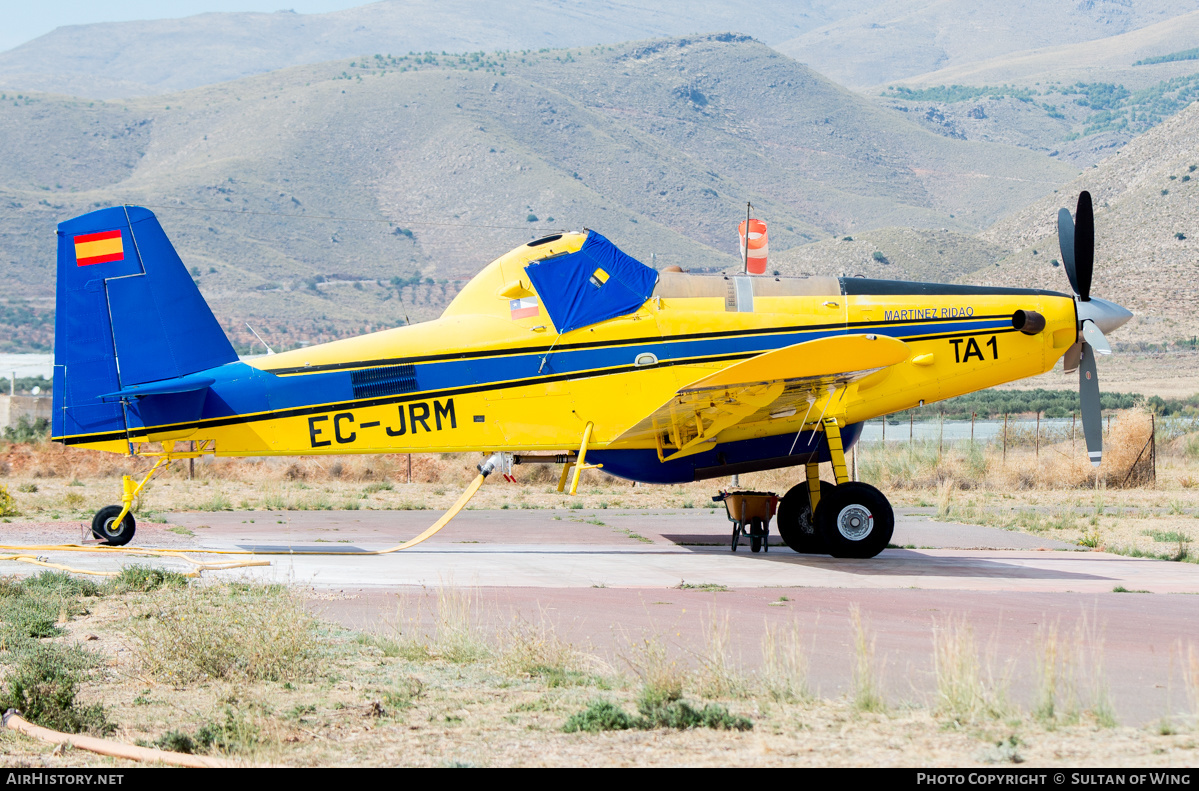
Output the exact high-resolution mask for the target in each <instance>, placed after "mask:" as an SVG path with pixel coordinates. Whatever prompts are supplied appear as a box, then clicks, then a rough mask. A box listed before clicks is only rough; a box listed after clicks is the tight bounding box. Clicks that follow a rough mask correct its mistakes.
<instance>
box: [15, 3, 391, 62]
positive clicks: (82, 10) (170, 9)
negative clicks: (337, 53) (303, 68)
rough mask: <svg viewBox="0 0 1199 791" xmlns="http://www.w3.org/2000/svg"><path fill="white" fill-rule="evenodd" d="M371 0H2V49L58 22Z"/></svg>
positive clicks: (304, 9) (313, 7) (319, 9)
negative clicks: (165, 0)
mask: <svg viewBox="0 0 1199 791" xmlns="http://www.w3.org/2000/svg"><path fill="white" fill-rule="evenodd" d="M368 2H370V0H169V2H165V3H164V2H162V0H33V2H29V1H28V0H26V2H18V0H0V18H3V23H2V24H0V52H3V51H4V50H8V49H12V48H13V47H15V46H17V45H18V44H24V43H25V42H26V41H29V40H30V39H35V38H37V37H38V36H41V35H43V34H45V33H49V32H50V31H51V30H53V29H54V28H56V27H61V26H62V25H84V24H88V23H91V22H125V21H128V20H131V19H168V18H172V17H181V16H191V15H192V14H203V13H205V12H207V11H265V12H268V13H269V12H271V11H278V10H280V9H284V8H286V9H291V10H293V11H295V12H297V13H300V14H321V13H324V12H326V11H336V10H338V9H340V8H352V7H354V6H359V5H366V4H367V3H368Z"/></svg>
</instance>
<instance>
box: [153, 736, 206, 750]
mask: <svg viewBox="0 0 1199 791" xmlns="http://www.w3.org/2000/svg"><path fill="white" fill-rule="evenodd" d="M154 746H155V747H157V748H158V749H160V750H167V751H169V752H173V753H187V754H191V753H194V752H195V751H196V741H195V739H193V738H192V737H191V736H189V735H187V734H186V733H184V732H183V731H167V732H166V733H164V734H163V735H162V736H159V737H158V738H157V739H155V740H154Z"/></svg>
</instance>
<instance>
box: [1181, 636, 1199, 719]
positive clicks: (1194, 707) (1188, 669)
mask: <svg viewBox="0 0 1199 791" xmlns="http://www.w3.org/2000/svg"><path fill="white" fill-rule="evenodd" d="M1182 680H1183V685H1184V686H1185V687H1186V690H1187V698H1189V699H1190V702H1191V713H1192V714H1194V715H1199V650H1196V648H1195V645H1194V643H1188V644H1187V657H1186V662H1185V663H1184V664H1183V668H1182Z"/></svg>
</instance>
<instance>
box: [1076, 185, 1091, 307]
mask: <svg viewBox="0 0 1199 791" xmlns="http://www.w3.org/2000/svg"><path fill="white" fill-rule="evenodd" d="M1074 224H1075V228H1074V270H1075V274H1074V276H1075V278H1076V279H1077V282H1078V287H1077V291H1078V296H1079V298H1080V299H1082V301H1083V302H1086V301H1087V300H1089V299H1090V298H1091V273H1092V272H1093V271H1094V268H1095V212H1094V210H1093V208H1092V207H1091V193H1089V192H1087V191H1086V190H1083V191H1082V192H1080V193H1079V194H1078V211H1077V212H1075V213H1074Z"/></svg>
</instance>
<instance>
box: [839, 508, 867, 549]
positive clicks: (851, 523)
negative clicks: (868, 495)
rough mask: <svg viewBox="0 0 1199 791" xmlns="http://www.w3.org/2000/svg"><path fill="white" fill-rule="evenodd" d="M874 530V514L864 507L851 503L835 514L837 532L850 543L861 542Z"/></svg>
mask: <svg viewBox="0 0 1199 791" xmlns="http://www.w3.org/2000/svg"><path fill="white" fill-rule="evenodd" d="M872 530H874V514H872V513H870V509H868V508H867V507H866V506H864V505H858V504H857V503H853V504H851V505H847V506H845V507H844V508H842V509H841V513H839V514H837V532H839V533H840V534H841V535H843V536H844V537H845V538H847V539H849V540H850V541H861V540H862V539H864V538H866V536H868V535H870V532H871V531H872Z"/></svg>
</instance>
